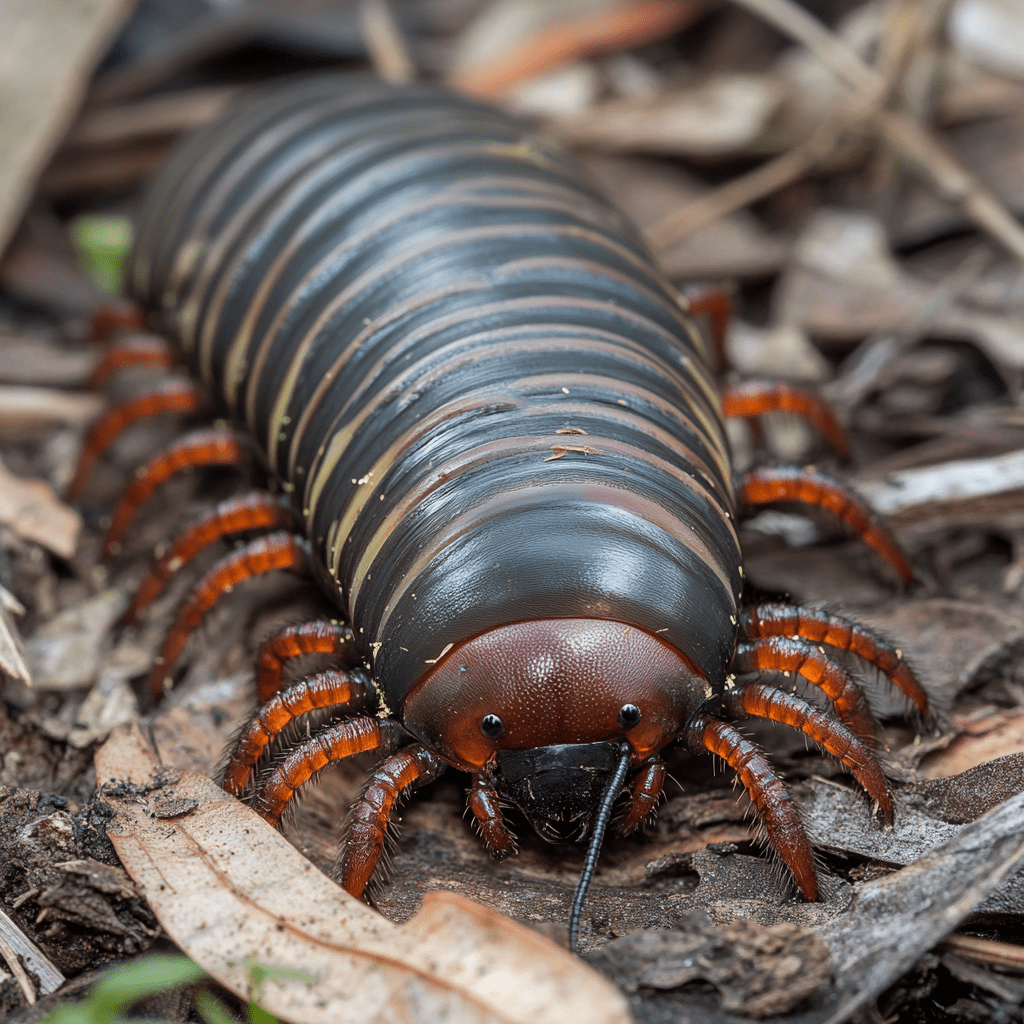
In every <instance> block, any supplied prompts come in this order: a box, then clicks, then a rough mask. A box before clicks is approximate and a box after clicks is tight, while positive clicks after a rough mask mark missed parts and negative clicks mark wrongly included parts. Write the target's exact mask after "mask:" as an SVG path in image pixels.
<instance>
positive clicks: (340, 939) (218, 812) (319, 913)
mask: <svg viewBox="0 0 1024 1024" xmlns="http://www.w3.org/2000/svg"><path fill="white" fill-rule="evenodd" d="M161 770H162V766H160V765H159V763H158V762H157V761H156V760H155V755H154V753H153V751H152V749H151V748H149V747H148V746H147V744H146V743H145V741H144V740H143V738H142V734H141V733H140V732H139V731H138V730H137V729H128V730H120V731H118V732H117V733H115V734H114V736H113V737H112V738H111V739H109V740H108V741H107V743H106V745H105V746H104V747H103V748H101V750H100V751H99V753H98V754H97V781H98V783H99V786H100V791H101V792H102V793H103V795H104V797H105V798H106V799H107V800H108V801H109V802H110V803H111V805H112V807H113V808H114V818H113V820H112V821H111V823H110V824H109V825H108V827H107V834H108V835H109V836H110V839H111V841H112V842H113V844H114V847H115V849H117V851H118V855H119V857H120V859H121V862H122V863H123V864H124V865H125V867H126V868H127V870H128V872H129V873H130V874H131V875H132V876H133V878H134V879H135V881H136V883H137V884H139V885H140V886H142V888H143V891H144V892H145V894H146V897H147V900H148V902H149V904H150V906H151V907H152V908H153V909H154V911H155V912H156V914H157V915H158V917H159V919H160V921H161V924H162V925H163V927H164V930H165V931H166V932H167V933H168V935H169V936H170V937H171V938H173V939H174V940H175V941H176V942H177V944H178V945H179V946H180V947H181V948H182V949H183V950H184V951H185V952H186V953H188V954H189V956H191V957H192V958H193V959H194V960H195V961H196V962H197V963H199V964H200V966H202V967H203V968H204V969H205V970H206V971H207V972H208V973H209V974H210V975H211V976H212V977H214V978H216V979H217V980H218V981H219V982H221V984H223V985H224V986H225V987H226V988H228V989H230V990H231V991H233V992H235V994H236V995H239V996H243V997H247V996H248V994H249V993H248V991H247V988H248V980H247V978H246V973H245V966H246V964H247V963H250V962H257V963H260V964H261V965H262V966H264V967H271V968H273V969H274V973H273V974H271V976H270V978H268V980H267V981H266V983H265V985H264V989H263V993H262V1000H261V1001H262V1005H263V1006H264V1007H265V1008H266V1009H267V1010H269V1011H270V1012H272V1013H275V1014H277V1015H278V1016H280V1017H281V1018H282V1019H284V1020H288V1021H293V1022H296V1024H304V1022H306V1021H309V1022H313V1021H336V1020H339V1019H357V1018H358V1019H360V1020H366V1021H368V1022H373V1021H381V1022H384V1021H391V1020H394V1019H396V1017H400V1018H404V1019H408V1020H410V1021H430V1020H436V1019H452V1020H464V1021H467V1022H469V1021H481V1022H484V1021H486V1022H488V1024H490V1022H495V1024H497V1022H512V1021H523V1022H526V1021H547V1020H551V1021H556V1020H565V1019H567V1017H576V1019H580V1020H588V1021H593V1022H595V1024H600V1022H608V1024H613V1022H623V1021H627V1020H628V1019H629V1017H628V1012H627V1010H626V1006H625V1001H624V1000H623V999H622V997H621V996H620V995H619V994H618V993H617V992H616V991H615V989H614V988H613V987H612V986H611V985H610V984H609V983H608V982H605V981H602V980H601V979H600V978H598V977H597V976H594V975H592V973H591V972H590V971H589V969H588V968H587V967H586V966H584V965H583V964H582V963H581V962H580V961H578V960H577V959H576V958H574V957H572V956H571V955H570V954H569V953H568V952H567V951H565V950H562V949H560V948H558V947H557V946H555V945H554V944H553V943H552V942H551V941H550V940H547V939H545V938H543V937H542V936H540V935H537V934H536V933H534V932H531V931H530V930H528V929H526V928H525V927H524V926H523V925H520V924H516V923H514V922H512V921H510V920H509V919H507V918H503V917H501V916H500V915H497V914H495V913H494V912H493V911H488V910H485V909H483V908H481V907H479V906H477V905H476V904H472V903H469V902H468V901H466V900H463V899H461V898H460V897H458V896H454V895H451V894H442V893H437V894H434V895H433V896H431V897H428V898H427V899H425V900H424V903H423V907H422V909H421V910H420V911H419V913H417V914H416V915H415V916H414V917H413V918H412V919H411V920H409V921H407V922H406V923H405V924H404V925H401V926H397V927H396V926H395V925H393V924H391V923H390V922H389V921H387V920H386V919H385V918H383V917H381V916H380V915H379V914H378V913H376V912H375V911H373V910H371V909H370V908H368V907H367V906H366V905H365V904H363V903H361V902H360V901H359V900H356V899H355V898H353V897H352V896H349V895H348V893H346V892H345V891H344V890H343V889H341V888H340V886H338V885H337V884H336V883H334V882H332V881H331V880H330V879H329V878H327V876H325V875H323V874H321V873H320V872H319V871H318V870H317V869H316V868H315V867H314V865H313V864H311V863H310V862H309V861H308V860H306V859H305V858H304V857H302V856H301V854H299V853H298V851H297V850H295V848H294V847H292V846H291V845H290V844H289V843H288V842H287V841H286V840H285V839H283V838H282V837H281V836H280V834H279V833H278V832H277V831H276V830H274V829H272V828H270V826H268V825H267V824H266V823H265V822H263V821H262V820H261V819H260V818H259V817H258V816H257V815H256V814H255V813H254V812H253V811H251V810H249V809H248V808H246V807H244V806H243V805H242V804H240V803H239V802H238V801H237V800H234V799H232V798H231V797H228V796H227V795H226V794H225V793H224V792H223V791H222V790H221V789H220V788H219V787H217V786H216V785H215V784H214V783H213V782H211V781H210V780H209V779H207V778H205V777H203V776H200V775H195V774H193V773H188V772H186V773H174V774H172V775H164V776H162V777H161V779H160V794H161V795H160V800H161V801H164V802H166V801H167V800H172V801H174V802H175V803H176V804H177V808H176V813H174V812H172V813H167V812H166V811H161V810H160V809H159V807H160V805H159V804H157V803H156V801H154V799H153V797H152V795H151V794H152V789H151V788H149V787H150V785H151V783H152V782H153V780H154V778H155V777H157V776H159V775H160V772H161ZM172 792H173V794H174V795H173V796H172V795H171V794H172ZM288 971H291V972H294V974H295V975H299V974H300V973H301V974H304V975H305V976H306V977H307V979H308V978H309V977H311V978H312V980H299V979H297V978H296V977H291V976H288V975H286V974H285V973H284V972H288ZM567 993H572V995H571V996H569V997H568V999H567Z"/></svg>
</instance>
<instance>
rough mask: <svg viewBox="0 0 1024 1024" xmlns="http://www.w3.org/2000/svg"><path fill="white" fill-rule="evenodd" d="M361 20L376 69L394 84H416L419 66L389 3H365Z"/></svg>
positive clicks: (371, 0) (381, 0)
mask: <svg viewBox="0 0 1024 1024" xmlns="http://www.w3.org/2000/svg"><path fill="white" fill-rule="evenodd" d="M359 18H360V24H361V27H362V34H363V42H364V43H366V49H367V50H369V51H370V60H371V62H372V63H373V70H374V71H376V72H377V74H378V75H379V76H380V77H381V78H383V79H384V81H385V82H391V83H392V84H394V85H402V84H403V83H405V82H412V81H413V80H414V79H415V78H416V66H415V65H414V64H413V62H412V58H411V57H410V56H409V50H408V48H407V47H406V45H405V40H404V39H403V38H402V33H401V32H400V31H399V28H398V25H397V24H396V23H395V19H394V15H393V14H392V12H391V7H390V5H389V4H388V2H387V0H361V3H360V4H359Z"/></svg>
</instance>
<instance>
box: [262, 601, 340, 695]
mask: <svg viewBox="0 0 1024 1024" xmlns="http://www.w3.org/2000/svg"><path fill="white" fill-rule="evenodd" d="M300 654H333V655H334V656H335V657H337V658H340V659H341V661H342V664H343V665H344V666H345V667H346V668H351V667H352V666H353V665H355V664H357V663H358V661H359V652H358V651H357V650H356V646H355V641H354V640H353V638H352V630H351V629H349V628H348V626H345V625H343V624H341V623H340V622H330V621H326V620H324V621H320V622H303V623H302V624H301V625H299V626H289V627H288V628H287V629H283V630H281V632H280V633H278V634H276V635H275V636H273V637H271V638H270V639H269V640H268V641H267V642H266V643H265V644H264V645H263V646H262V647H261V648H260V650H259V654H257V655H256V694H257V699H258V700H259V702H260V704H265V703H266V702H267V701H268V700H270V698H271V697H273V696H274V694H275V693H277V692H278V690H280V689H281V686H282V685H283V683H284V663H285V662H286V661H290V660H291V659H292V658H297V657H298V656H299V655H300Z"/></svg>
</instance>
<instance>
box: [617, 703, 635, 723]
mask: <svg viewBox="0 0 1024 1024" xmlns="http://www.w3.org/2000/svg"><path fill="white" fill-rule="evenodd" d="M639 721H640V709H639V708H638V707H637V706H636V705H635V704H623V705H622V707H621V708H620V709H619V728H620V729H632V728H633V726H634V725H636V724H637V722H639Z"/></svg>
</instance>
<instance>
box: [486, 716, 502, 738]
mask: <svg viewBox="0 0 1024 1024" xmlns="http://www.w3.org/2000/svg"><path fill="white" fill-rule="evenodd" d="M480 731H481V732H482V733H483V734H484V735H485V736H486V737H487V738H488V739H489V740H500V739H501V737H502V736H504V735H505V726H504V723H503V722H502V721H501V719H500V718H499V717H498V716H497V715H484V717H483V721H482V722H481V723H480Z"/></svg>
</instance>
